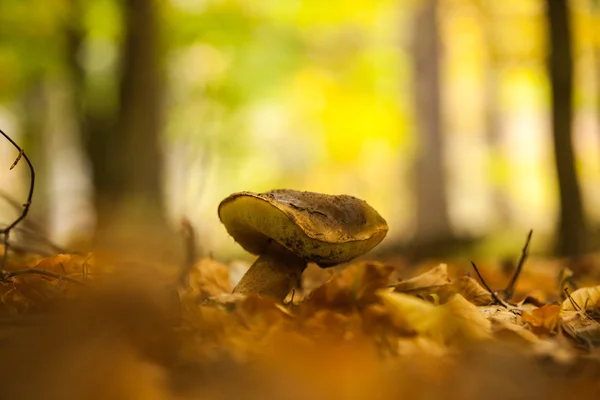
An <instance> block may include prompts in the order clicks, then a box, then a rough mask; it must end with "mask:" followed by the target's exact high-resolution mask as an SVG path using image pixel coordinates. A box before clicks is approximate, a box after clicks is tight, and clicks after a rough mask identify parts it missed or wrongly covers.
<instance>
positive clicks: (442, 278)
mask: <svg viewBox="0 0 600 400" xmlns="http://www.w3.org/2000/svg"><path fill="white" fill-rule="evenodd" d="M449 284H450V278H449V277H448V266H447V265H446V264H440V265H438V266H437V267H435V268H433V269H431V270H429V271H427V272H425V273H423V274H421V275H417V276H415V277H413V278H410V279H407V280H405V281H400V282H397V283H395V284H394V285H393V286H394V288H395V289H394V291H395V292H401V293H415V292H421V291H427V292H435V291H437V290H439V289H440V288H442V287H445V286H447V285H449Z"/></svg>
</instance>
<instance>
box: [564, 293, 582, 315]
mask: <svg viewBox="0 0 600 400" xmlns="http://www.w3.org/2000/svg"><path fill="white" fill-rule="evenodd" d="M565 293H566V294H567V299H569V301H570V302H571V305H572V306H573V308H574V309H575V311H579V310H581V307H579V304H577V302H576V301H575V299H574V298H572V297H571V293H569V288H565Z"/></svg>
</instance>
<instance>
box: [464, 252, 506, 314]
mask: <svg viewBox="0 0 600 400" xmlns="http://www.w3.org/2000/svg"><path fill="white" fill-rule="evenodd" d="M471 265H472V266H473V269H474V270H475V273H476V274H477V276H478V277H479V280H480V281H481V284H482V285H483V287H484V288H485V289H486V290H487V291H488V292H490V294H491V295H492V299H494V302H496V303H498V304H500V305H502V306H503V307H506V304H504V302H503V301H502V300H500V299H499V298H498V296H496V293H494V291H493V290H492V289H490V287H489V286H488V285H487V283H485V279H483V276H481V274H480V273H479V269H477V265H475V263H474V262H473V261H471Z"/></svg>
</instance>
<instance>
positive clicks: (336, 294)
mask: <svg viewBox="0 0 600 400" xmlns="http://www.w3.org/2000/svg"><path fill="white" fill-rule="evenodd" d="M393 271H394V267H391V266H389V265H385V264H381V263H376V262H360V263H355V264H352V265H350V266H349V267H347V268H346V269H344V270H343V271H341V272H340V273H337V274H335V275H333V276H332V277H331V279H329V280H328V281H327V282H325V283H324V284H323V285H322V286H321V287H319V288H317V289H315V290H314V291H312V292H311V293H310V294H309V295H308V296H307V298H306V300H305V301H304V302H303V303H302V304H301V305H300V306H301V307H300V311H302V312H309V311H311V310H312V311H314V310H313V309H314V308H316V309H321V308H326V307H330V308H342V309H348V308H352V307H354V306H356V305H359V304H360V305H366V304H369V303H375V302H377V296H376V294H375V292H376V291H377V290H379V289H382V288H385V287H387V286H388V282H389V277H390V275H391V274H392V272H393Z"/></svg>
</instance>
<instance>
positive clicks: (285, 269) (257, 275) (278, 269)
mask: <svg viewBox="0 0 600 400" xmlns="http://www.w3.org/2000/svg"><path fill="white" fill-rule="evenodd" d="M305 268H306V261H304V260H303V259H302V258H300V257H298V256H297V255H295V254H294V253H292V252H291V251H289V250H288V249H286V248H285V247H283V246H282V245H280V244H279V243H277V242H276V241H274V240H271V243H270V244H269V245H268V246H267V249H266V250H265V251H264V253H262V254H261V255H260V257H258V259H257V260H256V261H255V262H254V264H252V266H251V267H250V269H249V270H248V272H246V274H245V275H244V276H243V277H242V279H241V280H240V282H239V283H238V284H237V286H236V287H235V288H234V289H233V293H241V294H249V293H258V294H260V295H263V296H270V297H273V298H275V299H276V300H278V301H283V300H284V299H285V296H287V294H288V293H289V292H290V290H292V289H294V288H297V287H298V286H299V282H300V277H301V276H302V272H303V271H304V269H305Z"/></svg>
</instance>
